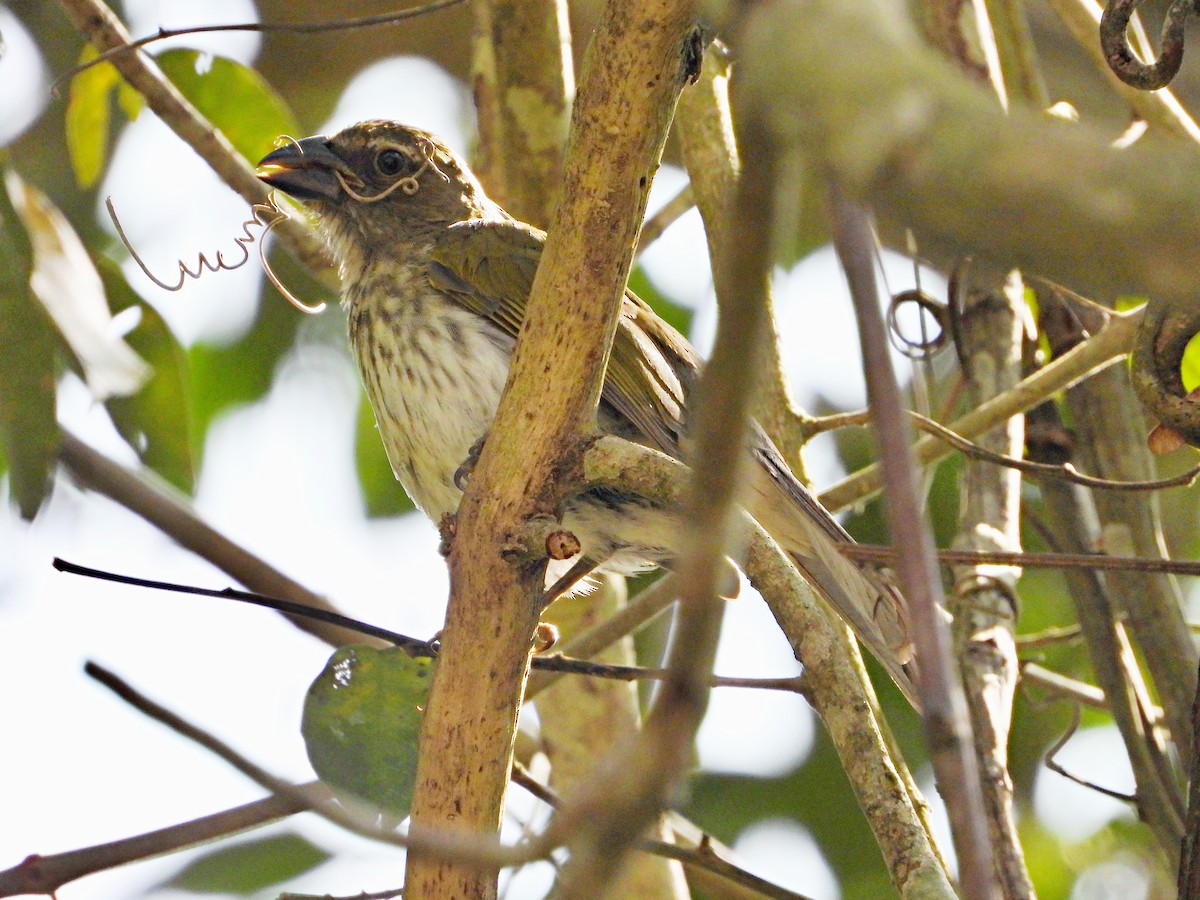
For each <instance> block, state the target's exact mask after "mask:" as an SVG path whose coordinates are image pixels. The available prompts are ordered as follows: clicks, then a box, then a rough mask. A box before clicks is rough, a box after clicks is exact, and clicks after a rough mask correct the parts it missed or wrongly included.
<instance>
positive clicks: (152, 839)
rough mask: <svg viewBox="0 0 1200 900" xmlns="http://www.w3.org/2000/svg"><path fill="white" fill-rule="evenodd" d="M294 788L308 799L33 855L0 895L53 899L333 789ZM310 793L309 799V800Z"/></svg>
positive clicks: (267, 801)
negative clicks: (94, 878) (90, 879)
mask: <svg viewBox="0 0 1200 900" xmlns="http://www.w3.org/2000/svg"><path fill="white" fill-rule="evenodd" d="M294 790H295V791H296V792H297V793H299V794H302V795H304V797H305V801H304V802H303V803H300V802H297V801H296V800H295V799H293V798H291V797H284V796H280V795H277V794H276V795H272V796H269V797H265V798H263V799H262V800H255V801H254V802H253V803H247V804H245V805H244V806H237V807H234V808H233V809H228V810H225V811H223V812H219V813H213V814H212V815H208V816H203V817H201V818H198V819H193V820H192V821H190V822H181V823H180V824H178V825H172V826H170V827H168V828H160V829H157V830H155V831H150V832H147V833H145V834H139V835H136V836H135V837H128V838H122V839H120V840H116V841H110V842H109V843H105V844H97V845H96V846H93V847H82V848H80V849H78V850H69V851H67V852H65V853H53V854H49V855H47V856H42V855H40V854H33V855H31V856H29V857H28V858H26V859H25V860H24V861H23V862H21V863H19V864H17V865H16V866H13V867H12V868H11V869H7V870H5V871H3V872H0V897H16V896H23V895H26V894H48V895H54V893H55V892H56V891H58V889H59V888H61V887H62V886H63V885H65V884H68V883H69V882H72V881H77V880H78V879H80V878H84V877H86V876H88V875H93V874H95V873H97V872H103V871H104V870H106V869H111V868H114V867H116V866H121V865H125V864H127V863H131V862H137V861H139V860H143V859H149V858H150V857H153V856H159V855H161V854H163V853H172V852H174V851H176V850H183V849H185V848H187V847H193V846H195V845H197V844H202V843H206V842H208V841H212V840H216V839H217V838H221V837H226V836H228V835H231V834H235V833H237V832H239V831H244V830H246V829H247V828H254V827H256V826H259V825H266V824H268V823H269V822H274V821H276V820H277V819H281V818H284V817H286V816H290V815H292V814H294V813H298V812H303V811H304V810H307V809H310V808H311V807H312V803H313V802H315V801H316V800H318V799H321V798H325V799H331V797H332V795H331V794H330V792H329V788H327V787H325V786H324V785H323V784H321V783H320V782H315V781H314V782H309V783H308V784H301V785H296V786H295V788H294ZM310 795H311V797H310Z"/></svg>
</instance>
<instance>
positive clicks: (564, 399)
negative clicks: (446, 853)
mask: <svg viewBox="0 0 1200 900" xmlns="http://www.w3.org/2000/svg"><path fill="white" fill-rule="evenodd" d="M690 28H691V21H690V5H689V4H687V3H681V2H674V3H672V2H666V0H659V2H650V3H646V2H640V3H639V2H632V0H625V2H619V0H613V2H611V3H610V4H609V6H608V8H607V9H606V12H605V15H604V18H603V20H602V22H601V25H600V27H599V30H598V31H597V33H596V35H595V37H594V38H593V40H592V44H591V46H590V48H589V51H588V57H587V61H586V62H585V66H584V75H583V78H582V85H581V89H580V93H579V97H578V100H577V102H576V106H575V112H574V118H573V120H572V132H571V143H570V146H569V148H568V153H567V160H566V166H565V175H564V183H563V188H562V195H561V196H562V199H561V201H560V203H559V205H558V207H557V210H556V213H555V217H554V221H553V222H552V224H551V228H550V234H549V238H548V240H547V243H546V247H545V251H544V253H543V255H542V259H541V265H540V267H539V269H538V273H537V278H536V279H535V282H534V285H533V290H532V294H531V297H530V301H529V308H528V314H527V318H526V320H525V324H524V329H523V332H522V337H521V340H520V341H519V343H518V346H517V350H516V354H515V356H514V359H513V364H512V369H511V372H510V376H509V382H508V387H507V389H506V392H505V396H504V399H503V400H502V401H501V404H500V409H499V411H498V413H497V415H496V419H495V421H494V423H493V427H492V429H491V431H490V433H489V436H488V440H487V443H486V444H485V446H484V448H483V452H482V454H481V455H480V459H479V463H478V466H477V467H476V469H475V472H474V473H473V476H472V478H471V482H470V485H469V487H468V489H467V492H466V495H465V496H464V498H463V501H462V504H461V505H460V507H459V513H458V516H459V518H458V528H457V535H456V537H455V540H454V546H453V549H452V552H451V556H450V572H451V600H450V606H449V609H448V612H447V619H446V626H445V629H444V630H443V632H442V653H441V656H440V659H439V663H438V667H437V672H436V674H435V677H434V681H433V684H432V687H431V691H430V696H429V704H428V707H427V709H426V713H425V717H424V720H423V724H422V738H421V752H420V762H419V766H418V771H417V782H416V788H415V794H414V800H413V823H414V826H413V827H414V829H416V830H419V829H421V828H424V827H430V826H435V827H436V826H437V825H439V824H447V823H451V822H453V824H454V827H456V828H462V829H469V830H473V831H482V832H484V833H494V832H495V830H496V829H497V828H498V827H499V824H500V814H501V809H502V806H503V799H504V793H505V786H506V783H507V776H508V769H509V761H510V760H511V758H512V747H513V739H514V734H515V722H516V714H517V710H518V708H519V705H520V699H521V695H522V692H523V690H524V684H525V677H526V673H527V669H528V657H529V651H530V639H531V637H532V634H533V630H534V627H535V626H536V624H537V620H538V614H539V613H540V609H539V608H538V598H539V594H540V590H541V587H542V584H541V580H542V571H543V568H542V567H541V566H531V565H529V564H528V562H527V561H526V562H525V563H524V564H521V563H519V562H518V563H514V561H513V560H511V559H507V558H505V557H503V556H502V555H501V554H500V553H499V552H498V548H497V544H502V543H504V542H505V540H506V536H507V535H509V534H517V533H520V532H521V530H522V527H523V525H522V523H523V522H525V521H526V520H528V519H529V518H530V517H531V516H533V515H538V514H544V515H548V514H553V512H554V511H555V508H556V505H557V501H558V499H559V497H558V494H559V492H560V491H561V490H562V487H563V478H562V473H563V472H564V471H570V469H571V468H573V465H572V461H571V460H570V459H566V458H565V457H566V456H567V455H568V454H570V453H573V452H577V451H576V448H577V445H578V443H579V440H580V438H581V437H583V436H584V435H586V434H587V433H588V432H589V431H590V430H591V429H592V427H593V420H594V412H595V407H596V402H597V400H598V398H599V396H600V387H601V383H602V380H603V377H604V368H605V361H606V358H607V354H608V348H609V346H610V344H611V342H612V337H613V334H614V332H615V329H616V322H617V314H618V311H619V308H620V302H621V297H622V292H623V290H624V286H625V279H626V276H627V274H628V271H629V265H630V261H631V259H632V253H633V247H634V245H635V243H636V240H635V239H636V235H637V226H638V222H640V221H641V218H642V215H643V214H644V212H645V202H646V195H647V191H648V190H649V185H650V181H651V178H652V176H653V174H654V170H655V168H656V166H657V164H658V160H659V156H660V154H661V149H662V144H663V142H664V139H665V134H666V129H667V124H668V123H669V121H670V117H671V112H672V110H673V109H674V103H675V98H676V96H677V94H678V92H679V89H680V88H681V86H682V80H683V72H682V69H681V65H682V60H683V58H684V56H683V49H684V46H685V41H686V39H687V37H688V34H689V30H690ZM481 684H486V685H487V686H488V689H487V690H486V691H482V690H480V689H479V686H480V685H481ZM406 885H407V887H406V890H407V894H406V896H408V897H410V898H426V897H448V896H453V897H464V898H473V897H492V896H495V891H496V872H495V870H494V869H490V870H489V869H487V868H470V867H464V866H455V865H453V864H450V863H442V862H440V861H438V860H435V859H432V858H430V857H427V856H423V855H420V854H411V855H410V856H409V864H408V874H407V878H406Z"/></svg>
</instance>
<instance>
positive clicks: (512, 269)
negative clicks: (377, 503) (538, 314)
mask: <svg viewBox="0 0 1200 900" xmlns="http://www.w3.org/2000/svg"><path fill="white" fill-rule="evenodd" d="M259 177H260V178H262V180H263V181H265V182H266V183H268V184H270V185H272V186H274V187H277V188H279V189H280V190H283V191H286V192H287V193H289V194H291V195H293V196H295V197H297V198H298V199H301V200H303V201H304V202H305V203H306V204H307V205H308V206H309V207H311V209H312V210H313V212H314V213H315V214H316V217H317V220H318V222H319V224H320V226H321V228H322V230H323V231H324V233H325V236H326V238H327V240H328V242H329V246H330V248H331V249H332V251H333V254H334V256H335V257H336V259H337V260H338V264H339V267H340V272H341V279H342V286H343V301H344V303H345V305H346V306H347V308H348V311H349V319H350V339H351V343H352V345H353V347H354V350H355V353H356V355H357V357H358V361H359V365H360V368H361V371H362V376H363V382H364V384H365V385H366V388H367V394H368V396H369V398H370V400H371V405H372V407H373V408H374V410H375V416H376V419H377V421H378V423H379V431H380V435H381V437H382V438H383V442H384V446H385V447H386V449H387V453H388V458H389V460H390V461H391V464H392V469H393V471H394V472H395V473H396V477H397V478H398V479H399V480H400V482H401V483H402V484H403V485H404V488H405V490H406V491H408V493H409V495H410V496H411V497H412V499H413V501H414V502H416V503H417V505H418V506H420V507H421V508H422V509H423V510H424V511H425V512H426V513H427V514H429V516H430V517H431V518H433V519H434V521H437V520H439V519H440V518H441V516H442V515H443V514H445V513H450V512H453V511H454V510H455V509H456V508H457V506H458V502H459V499H460V497H461V491H460V490H459V488H458V487H457V486H456V483H455V481H456V478H455V475H456V473H457V472H458V471H459V469H460V467H461V466H462V464H463V462H464V460H465V459H466V458H467V456H468V455H469V452H470V450H471V448H472V446H473V445H475V444H476V442H477V441H479V440H480V439H482V438H483V437H484V436H485V435H486V433H487V429H488V427H489V425H490V424H491V420H492V417H493V415H494V414H495V411H496V407H497V404H498V403H499V399H500V393H501V391H502V390H503V387H504V382H505V378H506V377H507V374H508V363H509V359H510V357H511V354H512V348H513V344H514V342H515V339H516V335H517V332H518V330H519V328H520V324H521V321H522V319H523V318H524V315H525V305H526V303H527V301H528V296H529V291H530V288H531V286H532V284H533V277H534V273H535V272H536V270H537V264H538V260H539V258H540V255H541V250H542V244H543V241H544V238H545V235H544V234H543V233H542V232H541V231H539V230H538V229H536V228H533V227H532V226H529V225H526V224H524V223H522V222H518V221H516V220H515V219H513V218H512V217H511V216H509V215H508V214H507V213H506V212H505V211H504V210H503V209H501V208H500V207H499V206H498V205H497V204H496V203H494V202H493V201H492V200H491V199H489V198H488V197H487V195H486V194H485V193H484V192H483V189H482V188H481V187H480V185H479V183H478V181H476V179H475V177H474V175H472V173H471V172H470V170H469V169H468V168H467V166H466V164H465V163H463V162H462V161H461V160H459V159H458V158H457V157H456V156H455V155H454V154H453V153H452V152H451V151H450V150H449V149H447V148H446V146H445V145H444V144H443V143H442V142H441V141H440V140H438V139H437V138H436V137H434V136H433V135H431V134H429V133H427V132H423V131H420V130H418V129H415V128H409V127H407V126H404V125H400V124H398V123H395V122H385V121H373V122H363V123H360V124H358V125H354V126H352V127H350V128H347V129H346V130H344V131H342V132H339V133H338V134H336V135H334V136H333V137H325V136H318V137H312V138H307V139H305V140H302V141H299V142H295V143H292V144H289V145H287V146H285V147H283V148H281V149H279V150H276V151H275V152H274V153H271V154H270V155H268V156H267V157H266V158H265V159H263V161H262V162H261V163H260V167H259ZM699 366H700V360H699V358H698V356H697V354H696V352H695V350H694V349H693V348H692V347H691V345H690V344H688V342H687V341H686V340H685V339H684V338H683V337H682V336H681V335H680V334H679V333H678V332H676V331H675V330H674V329H673V328H671V326H670V325H668V324H667V323H666V322H664V321H663V320H662V319H660V318H659V317H658V316H657V315H656V314H655V313H654V312H653V311H652V310H651V309H650V307H649V306H647V305H646V304H645V303H644V302H643V301H642V300H640V299H639V298H638V297H636V296H635V295H634V294H632V293H630V292H626V298H625V301H624V309H623V310H622V315H621V320H620V324H619V327H618V330H617V335H616V338H615V340H614V344H613V349H612V355H611V357H610V360H609V366H608V370H607V373H606V376H605V383H604V391H603V394H602V397H601V401H600V408H599V410H598V415H597V418H598V422H599V424H600V427H601V428H602V429H603V430H605V431H607V432H609V433H612V434H617V435H620V436H621V437H625V438H628V439H630V440H633V441H637V442H639V443H642V444H646V445H648V446H650V447H654V448H655V449H658V450H661V451H662V452H664V453H668V454H670V455H672V456H674V457H676V458H679V457H680V456H681V442H682V439H683V427H684V426H683V422H684V409H685V407H686V404H687V398H688V394H689V391H690V388H691V386H692V384H693V383H694V381H695V378H696V374H697V372H698V370H699ZM752 453H753V454H754V456H755V458H756V460H757V462H758V463H759V465H758V466H757V467H756V468H755V475H754V478H753V480H752V485H751V497H752V500H751V502H750V503H749V508H750V512H751V513H752V514H753V515H754V516H755V518H756V519H758V521H759V522H760V523H761V524H762V525H763V526H764V527H765V528H766V529H767V530H768V531H769V532H770V533H771V535H772V536H773V537H774V538H775V540H776V541H777V542H778V543H779V544H780V546H781V547H782V548H783V549H784V550H785V551H786V552H787V554H788V556H789V557H790V558H791V559H792V560H793V561H794V562H795V564H796V566H797V568H798V569H799V570H800V571H801V572H802V573H803V574H804V575H805V577H806V578H807V580H808V581H809V582H810V583H812V584H813V586H814V587H815V588H816V589H817V591H818V592H819V593H820V595H821V596H822V597H823V598H824V599H825V600H827V601H828V602H829V603H830V604H831V605H832V606H833V608H834V609H835V610H837V612H838V613H839V614H840V615H841V616H842V617H843V618H844V619H845V620H846V621H847V622H848V623H849V624H850V626H851V627H852V628H853V629H854V631H855V632H856V633H857V634H858V636H859V638H860V639H861V640H862V641H863V642H864V643H865V644H866V645H867V646H868V647H869V648H870V649H871V650H872V651H873V652H874V653H875V655H876V656H877V657H878V658H879V659H880V660H881V662H883V664H884V666H885V667H886V668H887V669H888V671H889V672H890V673H891V675H892V677H893V678H894V679H895V680H896V681H897V683H898V684H899V685H900V687H901V688H902V689H903V690H904V692H905V694H906V695H907V696H908V697H909V699H915V692H914V690H913V687H912V683H911V681H910V679H909V676H908V674H907V672H906V670H905V666H904V664H905V663H907V662H908V661H909V658H910V656H911V649H910V648H911V642H910V640H909V635H908V623H907V614H906V610H905V606H904V601H903V598H902V597H901V596H900V595H899V594H898V592H896V591H895V590H894V589H892V588H890V587H888V586H886V585H884V584H882V583H877V582H876V581H875V580H873V579H872V578H871V577H868V575H866V574H865V573H864V572H863V571H862V570H860V569H859V568H858V567H857V566H855V565H854V564H853V563H851V562H849V561H848V560H847V559H846V558H845V557H843V556H842V555H841V554H840V553H839V552H838V549H837V545H838V544H839V543H844V542H848V541H850V540H851V538H850V536H849V535H848V534H846V532H845V530H844V529H843V528H842V527H841V526H840V525H839V524H838V523H837V522H836V521H835V520H834V519H833V518H832V517H831V516H830V515H829V514H828V512H826V511H825V509H824V508H822V507H821V505H820V504H819V503H818V502H817V500H816V499H815V498H814V497H813V496H812V495H811V494H810V493H809V492H808V491H807V490H806V489H805V488H804V487H803V486H802V485H801V484H800V483H799V482H798V481H797V480H796V479H795V477H794V476H793V475H792V474H791V472H790V471H789V470H788V468H787V466H786V465H785V464H784V462H783V459H782V458H781V457H780V455H779V453H778V451H777V450H776V449H775V447H774V446H773V445H772V444H771V442H770V441H769V440H768V439H767V438H766V436H765V435H763V434H762V433H761V432H759V433H756V435H755V439H754V442H753V447H752ZM563 525H564V527H566V528H568V529H570V530H571V531H572V532H574V533H575V534H576V536H577V537H578V538H579V539H580V542H581V544H582V546H583V557H585V558H586V559H587V560H589V561H591V562H594V563H596V564H598V565H600V566H601V567H603V568H605V569H607V570H609V571H617V572H634V571H638V570H641V569H645V568H647V567H650V566H655V565H663V564H669V563H670V561H671V559H672V558H673V551H672V545H673V543H674V541H673V536H674V534H675V532H676V530H677V528H678V522H677V517H676V515H675V512H674V511H673V510H670V509H664V508H662V507H660V506H658V505H657V504H655V503H654V502H652V501H650V500H648V499H647V498H644V497H639V496H635V495H631V494H628V493H622V492H618V491H615V490H612V489H607V488H595V489H591V490H588V491H585V492H583V493H581V494H579V495H576V496H574V497H572V498H570V499H569V500H568V501H567V502H566V503H565V505H564V508H563ZM561 572H562V569H561V568H560V569H559V570H558V571H557V572H556V573H555V574H561Z"/></svg>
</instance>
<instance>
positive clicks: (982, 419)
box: [820, 307, 1144, 512]
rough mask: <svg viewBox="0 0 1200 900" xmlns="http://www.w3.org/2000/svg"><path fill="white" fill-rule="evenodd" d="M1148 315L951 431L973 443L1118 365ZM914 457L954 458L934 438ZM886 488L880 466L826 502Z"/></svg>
mask: <svg viewBox="0 0 1200 900" xmlns="http://www.w3.org/2000/svg"><path fill="white" fill-rule="evenodd" d="M1143 310H1144V307H1139V308H1138V309H1135V310H1132V311H1130V312H1128V313H1117V314H1114V315H1113V317H1112V319H1111V321H1109V322H1108V324H1106V325H1105V326H1104V327H1103V328H1102V329H1101V330H1100V331H1099V332H1097V333H1096V334H1093V335H1092V336H1091V337H1090V338H1088V340H1086V341H1084V342H1083V343H1082V344H1080V345H1078V346H1077V347H1075V348H1073V349H1072V350H1069V351H1068V352H1067V353H1064V354H1063V355H1062V356H1060V357H1058V358H1057V359H1055V360H1054V361H1053V362H1052V363H1050V364H1049V365H1047V366H1043V367H1042V368H1041V369H1039V370H1038V371H1036V372H1034V373H1033V374H1032V375H1030V376H1029V377H1027V378H1025V379H1023V380H1022V381H1021V383H1020V384H1018V385H1017V386H1016V387H1014V388H1013V389H1012V390H1010V391H1006V392H1005V393H1004V394H1002V395H1000V396H999V397H996V398H995V399H994V400H990V401H988V402H987V403H984V404H982V405H980V406H978V407H977V408H975V409H974V410H972V411H971V412H969V413H967V414H966V415H964V416H962V417H961V418H959V419H956V420H955V421H954V422H951V423H950V425H949V426H948V428H949V430H950V431H952V432H954V433H955V434H957V435H959V436H960V437H965V438H967V439H970V438H973V437H977V436H978V435H980V434H983V433H985V432H987V431H990V430H991V429H992V428H995V427H996V426H997V425H999V424H1000V423H1001V422H1004V421H1006V420H1008V419H1009V418H1011V417H1012V416H1015V415H1017V414H1019V413H1023V412H1025V411H1026V410H1028V409H1030V408H1032V407H1033V406H1036V405H1037V404H1038V403H1041V402H1042V401H1043V400H1045V399H1046V398H1048V397H1052V396H1053V395H1054V394H1056V393H1058V392H1059V391H1062V390H1064V389H1065V388H1067V387H1070V386H1071V385H1072V384H1074V383H1075V382H1077V381H1079V380H1080V379H1082V378H1086V377H1087V376H1088V375H1090V374H1091V373H1092V372H1094V371H1096V370H1097V369H1099V368H1101V367H1103V366H1107V365H1111V364H1112V363H1114V362H1116V361H1117V360H1118V359H1120V358H1121V357H1123V356H1125V354H1127V353H1128V352H1129V351H1130V350H1131V349H1132V348H1133V342H1134V337H1135V335H1136V334H1137V329H1138V325H1139V323H1140V322H1141V320H1142V315H1143ZM913 453H914V455H915V456H916V458H917V460H918V461H919V462H920V463H921V464H923V465H928V464H929V463H933V462H937V461H938V460H940V459H944V458H945V457H947V456H949V455H950V451H949V450H948V449H947V445H946V444H945V443H944V442H943V441H941V440H940V439H938V438H934V437H929V436H926V437H923V438H920V439H919V440H917V441H916V443H915V444H914V445H913ZM881 487H882V480H881V474H880V468H879V464H878V463H875V464H872V465H870V466H866V467H864V468H862V469H859V470H858V471H857V472H855V473H854V474H853V475H850V476H848V477H847V478H844V479H843V480H842V481H840V482H838V483H837V484H835V485H833V486H832V487H830V488H828V489H827V490H825V491H823V492H822V493H821V496H820V500H821V502H822V503H823V504H824V505H825V506H826V508H828V509H830V510H831V511H835V512H836V511H837V510H840V509H844V508H845V507H847V506H852V505H853V504H855V503H858V502H860V501H862V500H865V499H867V498H868V497H871V496H873V495H874V494H876V493H878V492H879V490H880V488H881Z"/></svg>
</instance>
